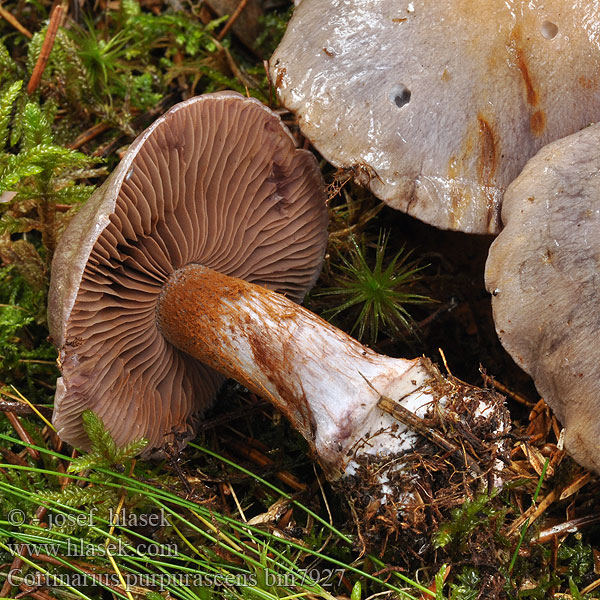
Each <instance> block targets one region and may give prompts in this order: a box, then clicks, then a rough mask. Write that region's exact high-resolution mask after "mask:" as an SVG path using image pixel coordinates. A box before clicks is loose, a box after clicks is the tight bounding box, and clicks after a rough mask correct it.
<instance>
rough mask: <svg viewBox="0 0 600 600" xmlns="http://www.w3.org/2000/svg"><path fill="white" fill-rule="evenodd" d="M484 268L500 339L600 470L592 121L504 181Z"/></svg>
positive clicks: (599, 169) (576, 453)
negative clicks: (498, 228)
mask: <svg viewBox="0 0 600 600" xmlns="http://www.w3.org/2000/svg"><path fill="white" fill-rule="evenodd" d="M502 221H503V223H504V225H505V228H504V230H503V231H502V232H501V233H500V235H499V236H498V237H497V238H496V240H494V243H493V244H492V247H491V249H490V254H489V257H488V261H487V265H486V274H485V276H486V285H487V288H488V291H489V292H490V293H491V294H492V296H493V298H492V305H493V311H494V320H495V322H496V329H497V332H498V336H499V337H500V340H501V342H502V344H503V345H504V347H505V348H506V349H507V350H508V352H509V353H510V354H511V356H512V357H513V358H514V360H515V361H516V362H517V364H518V365H519V366H521V367H522V368H523V369H524V370H525V371H527V372H528V373H529V374H530V375H531V376H532V377H533V380H534V382H535V384H536V387H537V389H538V391H539V392H540V394H541V395H542V396H543V397H544V399H545V400H546V402H547V403H548V404H549V405H550V406H551V407H552V409H553V410H554V412H555V413H556V415H557V417H558V418H559V419H560V421H561V422H562V424H563V425H564V427H565V433H566V436H565V447H566V449H567V450H568V451H569V452H570V453H571V454H572V455H573V458H575V460H577V461H578V462H579V463H581V464H582V465H584V466H585V467H587V468H589V469H593V470H594V471H596V472H598V473H600V418H599V416H598V415H599V412H600V389H599V387H598V382H599V381H600V361H599V359H598V336H599V335H600V303H599V302H598V297H599V296H600V269H599V266H600V245H599V240H600V125H594V126H591V127H588V128H587V129H584V130H582V131H580V132H578V133H575V134H573V135H571V136H569V137H567V138H564V139H562V140H559V141H556V142H553V143H552V144H549V145H548V146H546V147H545V148H543V149H542V150H541V151H540V152H539V153H538V154H537V155H536V156H535V157H534V158H532V159H531V160H530V161H529V162H528V163H527V165H526V167H525V168H524V169H523V172H522V173H521V175H520V176H519V177H518V178H517V179H516V180H515V181H514V182H513V183H512V184H511V185H510V186H509V188H508V190H507V191H506V194H505V196H504V204H503V207H502Z"/></svg>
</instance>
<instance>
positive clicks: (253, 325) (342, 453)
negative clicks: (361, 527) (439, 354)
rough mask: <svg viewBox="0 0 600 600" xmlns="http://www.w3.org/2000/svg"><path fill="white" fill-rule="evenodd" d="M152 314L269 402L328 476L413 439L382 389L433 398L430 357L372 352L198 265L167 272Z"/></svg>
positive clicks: (172, 336) (167, 331) (412, 401)
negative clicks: (383, 399) (383, 402)
mask: <svg viewBox="0 0 600 600" xmlns="http://www.w3.org/2000/svg"><path fill="white" fill-rule="evenodd" d="M157 317H158V323H159V327H160V329H161V331H162V333H163V335H164V336H165V338H166V339H167V340H168V341H170V342H171V343H172V344H173V345H175V346H176V347H178V348H180V349H181V350H183V351H185V352H187V353H188V354H190V355H192V356H194V357H195V358H197V359H199V360H201V361H202V362H204V363H206V364H208V365H210V366H211V367H213V368H214V369H216V370H217V371H220V372H221V373H223V374H225V375H227V376H229V377H231V378H233V379H236V380H237V381H239V382H241V383H243V384H244V385H245V386H247V387H248V388H249V389H251V390H252V391H254V392H256V393H257V394H259V395H260V396H262V397H265V398H267V399H269V400H270V401H271V402H273V404H275V405H276V406H277V408H278V409H279V410H281V412H283V413H284V414H285V415H286V416H287V417H288V419H289V420H290V421H291V423H292V424H293V425H294V427H295V428H296V429H298V430H299V431H300V432H301V433H302V435H303V436H304V437H305V438H306V439H307V440H308V442H309V444H310V446H311V448H312V450H313V451H314V452H315V453H316V455H317V457H318V458H319V460H320V462H321V463H322V465H323V466H324V468H325V469H326V470H327V471H328V473H329V475H330V476H336V475H340V474H352V473H353V472H354V468H355V466H356V465H355V462H354V460H353V459H354V458H355V457H358V456H361V455H365V454H369V455H380V456H382V457H384V456H390V455H395V454H398V453H402V452H405V451H406V450H408V449H409V448H410V446H411V440H414V435H413V434H412V433H411V432H409V431H407V430H406V428H405V426H404V425H402V424H400V423H399V422H398V421H396V420H395V419H394V418H393V417H392V416H390V415H388V414H387V413H385V412H383V411H382V410H381V409H379V408H378V406H377V402H378V401H379V399H380V395H383V396H387V397H390V398H393V399H396V400H400V399H402V405H403V406H405V407H406V408H408V409H409V410H412V411H413V412H417V413H420V414H423V413H424V411H425V409H426V407H427V405H428V404H429V403H431V402H432V401H433V399H434V398H433V396H432V395H431V393H430V392H429V391H428V386H424V385H423V384H424V383H425V382H426V381H428V380H430V379H431V378H432V375H433V373H432V368H431V366H430V365H429V364H428V363H427V361H423V360H421V359H415V360H404V359H398V358H390V357H388V356H382V355H380V354H377V353H376V352H373V351H372V350H370V349H369V348H366V347H364V346H362V345H361V344H359V343H358V342H357V341H356V340H354V339H352V338H351V337H350V336H348V335H346V334H345V333H343V332H342V331H340V330H339V329H336V328H335V327H333V326H332V325H330V324H329V323H327V322H326V321H324V320H323V319H321V318H320V317H318V316H316V315H314V314H313V313H311V312H309V311H308V310H306V309H304V308H302V307H301V306H298V305H297V304H295V303H294V302H292V301H290V300H288V299H287V298H285V297H284V296H282V295H281V294H277V293H275V292H272V291H269V290H267V289H265V288H262V287H259V286H257V285H253V284H251V283H248V282H246V281H242V280H240V279H236V278H233V277H229V276H227V275H222V274H220V273H218V272H216V271H213V270H211V269H209V268H206V267H202V266H200V265H188V266H186V267H184V268H183V269H180V270H178V271H177V272H175V273H174V274H173V275H172V276H171V277H170V279H169V280H168V281H167V283H166V284H165V286H164V289H163V292H162V294H161V298H160V300H159V304H158V313H157ZM420 408H421V409H422V410H421V411H419V409H420Z"/></svg>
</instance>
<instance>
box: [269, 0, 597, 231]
mask: <svg viewBox="0 0 600 600" xmlns="http://www.w3.org/2000/svg"><path fill="white" fill-rule="evenodd" d="M296 4H297V7H296V10H295V12H294V15H293V17H292V19H291V20H290V22H289V26H288V29H287V32H286V34H285V36H284V38H283V40H282V42H281V44H280V46H279V47H278V49H277V50H276V52H275V54H274V55H273V57H272V58H271V60H270V74H271V79H272V81H273V83H274V85H275V87H276V89H277V92H278V94H279V97H280V99H281V101H282V103H283V104H284V105H285V106H286V107H287V108H289V109H290V110H292V111H293V112H294V113H296V114H297V116H298V119H299V124H300V128H301V130H302V132H303V134H304V135H305V136H306V137H308V138H309V139H310V140H311V142H312V143H313V144H314V146H315V148H316V149H317V150H318V151H319V152H320V153H321V154H322V155H323V156H324V157H325V158H326V159H327V160H328V161H330V162H331V163H332V164H334V165H335V166H338V167H344V168H352V170H353V172H354V175H355V177H356V178H357V179H358V180H359V181H360V182H361V183H363V184H364V185H368V186H369V187H370V189H371V190H372V191H373V192H374V193H375V194H376V195H377V196H378V197H380V198H381V199H382V200H384V201H385V202H386V203H388V204H389V205H391V206H393V207H394V208H397V209H399V210H402V211H405V212H407V213H409V214H411V215H413V216H415V217H417V218H418V219H421V220H422V221H425V222H427V223H430V224H432V225H435V226H436V227H440V228H442V229H455V230H460V231H465V232H474V233H495V232H497V231H499V229H500V207H501V202H502V195H503V193H504V190H505V189H506V187H507V186H508V185H509V184H510V182H511V181H512V180H513V179H514V178H515V177H516V176H517V175H518V174H519V172H520V171H521V169H522V168H523V166H524V165H525V163H526V162H527V160H528V159H529V158H530V157H531V156H533V155H534V154H535V153H536V152H537V151H538V150H539V149H540V148H541V147H542V146H544V145H545V144H547V143H548V142H550V141H552V140H555V139H558V138H561V137H564V136H566V135H569V134H571V133H574V132H576V131H578V130H580V129H581V128H582V127H585V126H586V125H588V124H590V123H591V122H595V121H597V120H600V88H599V73H600V15H599V13H598V9H597V6H596V5H595V4H594V3H590V2H588V1H587V0H572V1H571V2H565V1H564V0H546V1H544V2H542V1H540V0H532V1H527V2H526V1H515V0H508V1H506V2H503V1H499V0H493V1H492V0H485V1H481V0H454V1H445V2H437V1H436V0H413V1H410V2H406V1H402V2H398V1H396V0H343V1H342V0H302V1H301V2H296Z"/></svg>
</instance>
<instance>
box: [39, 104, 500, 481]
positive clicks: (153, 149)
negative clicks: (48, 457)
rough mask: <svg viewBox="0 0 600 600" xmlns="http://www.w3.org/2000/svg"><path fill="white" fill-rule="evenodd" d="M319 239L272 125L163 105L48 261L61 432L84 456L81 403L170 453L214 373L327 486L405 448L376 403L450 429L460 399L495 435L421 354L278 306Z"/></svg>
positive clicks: (298, 167)
mask: <svg viewBox="0 0 600 600" xmlns="http://www.w3.org/2000/svg"><path fill="white" fill-rule="evenodd" d="M325 241H326V209H325V201H324V196H323V186H322V180H321V176H320V172H319V170H318V168H317V164H316V161H315V160H314V158H313V157H312V155H311V154H310V153H307V152H305V151H302V150H296V148H295V145H294V143H293V141H292V138H291V136H290V135H289V133H288V132H287V130H286V129H285V128H284V127H283V125H282V124H281V122H280V120H279V118H278V117H277V116H276V115H274V114H273V113H271V112H270V111H269V110H268V109H266V108H265V107H263V106H262V105H261V104H260V103H258V102H257V101H255V100H252V99H247V98H244V97H242V96H240V95H239V94H235V93H222V94H213V95H210V94H209V95H206V96H202V97H199V98H195V99H192V100H188V101H186V102H184V103H182V104H180V105H178V106H176V107H174V108H173V109H171V110H170V111H169V112H168V113H167V114H166V115H165V116H163V117H162V118H161V119H159V120H158V121H157V122H156V123H154V124H153V125H152V126H151V127H150V128H149V129H148V130H147V131H146V132H144V133H143V134H142V135H141V136H140V137H139V138H138V139H137V140H136V141H135V142H134V143H133V145H132V146H131V148H130V149H129V151H128V153H127V155H126V156H125V158H124V159H123V160H122V162H121V164H120V165H119V167H118V168H117V170H116V171H115V172H114V173H113V174H112V176H111V177H110V178H109V179H108V180H107V182H106V183H105V184H104V185H103V186H102V187H101V188H100V189H99V190H98V191H97V192H96V193H95V195H94V196H93V197H92V199H91V200H90V201H89V202H88V204H86V206H85V207H84V208H83V209H82V211H81V212H80V213H79V214H78V215H77V217H76V218H75V219H74V220H73V222H72V223H71V224H70V226H69V228H68V229H67V231H66V232H65V234H64V236H63V238H62V239H61V242H60V245H59V248H58V250H57V254H56V257H55V260H54V264H53V275H52V284H51V295H50V309H49V311H50V326H51V332H52V335H53V337H54V339H55V341H56V343H57V345H58V346H59V348H60V365H61V369H62V378H61V379H59V382H58V385H57V397H56V411H55V415H54V422H55V424H56V425H57V427H58V430H59V433H60V435H61V436H62V437H63V438H64V439H66V440H67V441H69V442H70V443H72V444H75V445H80V446H85V445H86V439H85V434H84V432H83V430H82V427H81V423H80V421H81V420H80V415H81V412H82V411H83V410H84V409H85V408H92V409H94V410H95V411H96V412H97V413H99V414H100V416H101V417H102V418H103V419H104V420H105V422H106V423H107V425H108V427H109V429H110V430H111V432H112V433H113V435H114V436H115V438H116V439H117V441H118V442H119V443H125V442H127V441H130V440H131V439H134V438H135V437H140V436H145V437H147V438H149V440H150V449H152V448H161V447H162V446H163V445H164V444H165V443H166V442H168V441H171V440H173V438H175V440H177V441H179V442H183V441H185V439H187V438H189V436H190V435H192V434H193V430H194V422H195V420H196V418H197V415H198V413H199V412H201V411H202V410H203V409H204V408H205V407H206V406H207V405H208V404H209V402H210V401H211V399H212V397H213V396H214V394H215V391H216V389H217V387H218V385H219V383H220V381H221V380H222V378H221V376H220V375H218V374H217V371H218V372H219V373H222V374H224V375H227V376H230V377H233V378H235V379H237V380H238V381H240V382H242V383H243V384H245V385H246V386H247V387H248V388H250V389H251V390H253V391H255V392H257V393H258V394H260V395H262V396H264V397H265V398H267V399H269V400H271V401H272V402H273V403H274V404H275V405H276V406H277V407H278V408H279V409H280V410H281V411H282V412H283V413H284V414H285V415H286V416H287V417H288V418H289V419H290V421H291V422H292V424H293V425H294V426H295V427H296V428H297V429H298V430H299V431H300V432H301V433H302V434H303V435H304V437H305V438H306V439H307V440H308V443H309V445H310V446H311V449H312V450H313V452H314V453H315V454H316V456H317V457H318V459H319V460H320V461H321V463H322V464H323V466H324V467H325V468H326V469H327V471H328V473H329V474H330V475H331V476H332V477H337V476H339V475H341V474H343V473H345V474H352V473H354V472H355V471H356V469H357V466H358V464H359V462H360V460H361V457H362V459H363V460H366V459H365V457H370V458H369V459H373V460H376V459H380V458H383V459H387V458H389V456H397V455H399V454H403V453H405V452H406V451H407V450H408V449H409V448H410V447H411V444H412V442H413V441H414V435H413V434H412V433H410V432H409V431H407V429H406V427H405V426H404V425H401V424H400V423H399V422H398V421H397V420H396V419H395V418H394V417H392V416H390V414H388V413H387V412H385V411H384V410H382V409H381V408H380V407H379V405H378V404H379V401H380V399H381V397H382V396H386V397H389V398H392V399H394V400H396V401H402V404H403V405H404V406H405V407H406V408H408V409H409V410H411V411H413V412H415V413H418V414H419V415H420V416H423V415H425V413H426V411H427V410H428V409H429V408H430V407H431V406H434V407H436V408H440V409H441V407H445V406H447V407H448V410H447V411H446V412H447V415H448V418H450V415H454V416H453V418H455V419H456V420H457V421H458V420H460V419H463V418H464V417H463V416H462V415H460V412H461V411H460V410H458V409H457V408H456V407H457V406H458V404H460V405H461V407H462V406H463V405H465V404H468V405H469V406H470V416H471V417H472V419H473V420H475V421H477V422H478V423H480V424H483V425H484V426H485V427H484V428H485V430H486V432H487V434H489V435H492V436H493V435H494V434H495V433H497V432H498V431H501V430H502V429H503V428H504V427H505V425H506V424H505V412H504V409H503V406H502V402H501V400H500V399H499V398H498V397H497V396H495V395H494V394H493V393H488V392H483V391H481V390H476V389H474V388H469V387H468V386H463V385H462V384H461V385H456V384H455V383H450V382H448V381H445V380H444V379H443V378H442V377H441V375H440V374H439V372H438V371H437V369H435V367H433V366H432V365H431V364H430V363H429V362H428V361H426V360H424V359H416V360H412V361H411V360H403V359H395V358H389V357H387V356H380V355H378V354H376V353H375V352H373V351H372V350H370V349H368V348H365V347H364V346H362V345H361V344H359V343H358V342H356V341H355V340H353V339H352V338H350V337H349V336H347V335H346V334H344V333H343V332H341V331H339V330H337V329H335V328H334V327H333V326H331V325H330V324H328V323H327V322H325V321H323V320H322V319H320V318H319V317H317V316H316V315H313V314H312V313H310V312H309V311H307V310H306V309H303V308H302V307H300V306H298V305H297V304H296V303H295V302H294V301H293V300H300V299H301V298H302V296H303V294H304V292H305V291H306V289H307V288H308V287H310V286H311V285H312V284H313V283H314V281H315V278H316V276H317V274H318V271H319V269H320V265H321V260H322V257H323V252H324V247H325ZM267 288H271V289H267ZM273 289H274V290H277V291H279V292H284V293H285V294H286V296H289V297H286V296H284V295H282V294H281V293H276V292H275V291H272V290H273ZM290 298H291V299H290ZM207 365H208V366H207ZM213 369H214V370H213ZM459 392H460V393H459ZM438 401H439V403H438ZM457 403H458V404H457ZM461 403H462V404H461ZM453 448H454V449H455V450H456V452H455V454H457V455H458V458H457V460H464V456H463V453H462V449H461V448H460V447H459V446H454V447H453V446H452V444H450V446H449V448H448V447H446V448H445V450H446V451H447V452H451V453H452V449H453ZM478 451H480V449H478ZM494 460H495V457H494V456H491V455H490V456H488V462H490V461H491V463H490V464H492V463H493V462H494ZM468 466H469V468H470V469H475V464H474V462H473V461H471V462H468Z"/></svg>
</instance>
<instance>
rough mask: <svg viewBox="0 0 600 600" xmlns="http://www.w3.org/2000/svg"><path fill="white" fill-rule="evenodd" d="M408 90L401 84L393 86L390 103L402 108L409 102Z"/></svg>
mask: <svg viewBox="0 0 600 600" xmlns="http://www.w3.org/2000/svg"><path fill="white" fill-rule="evenodd" d="M410 96H411V93H410V90H409V89H408V88H407V87H406V86H405V85H404V84H402V83H400V84H398V85H395V86H394V87H393V88H392V91H391V92H390V96H389V97H390V101H391V102H393V103H394V104H395V105H396V106H397V107H398V108H402V107H403V106H404V105H405V104H408V103H409V102H410Z"/></svg>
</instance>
